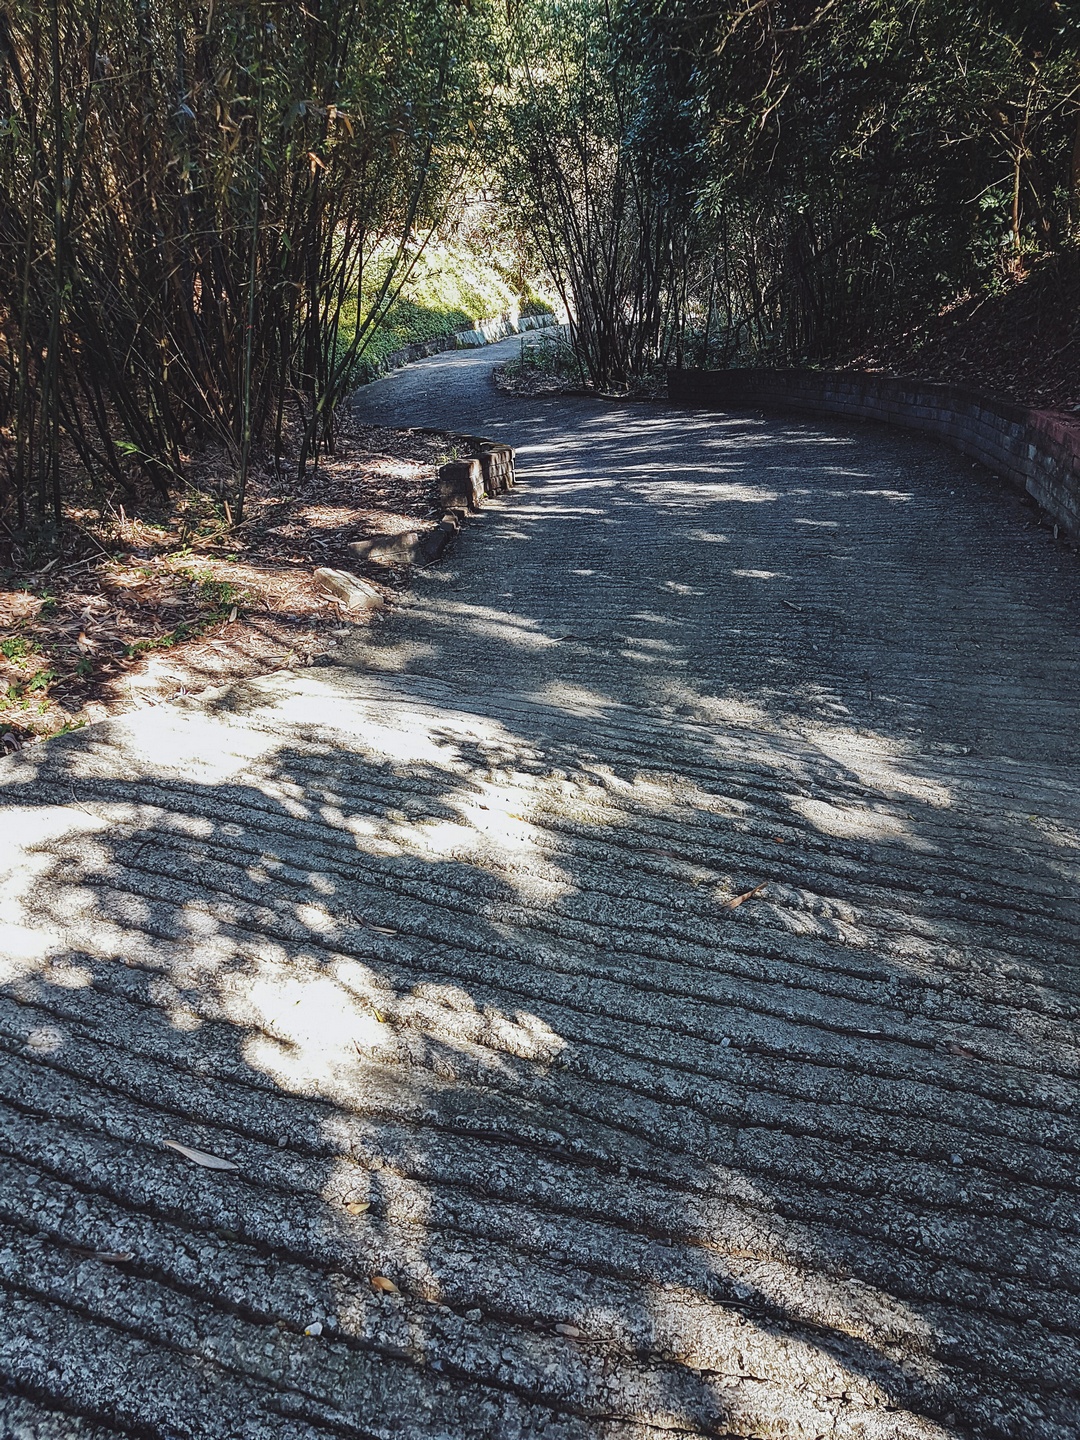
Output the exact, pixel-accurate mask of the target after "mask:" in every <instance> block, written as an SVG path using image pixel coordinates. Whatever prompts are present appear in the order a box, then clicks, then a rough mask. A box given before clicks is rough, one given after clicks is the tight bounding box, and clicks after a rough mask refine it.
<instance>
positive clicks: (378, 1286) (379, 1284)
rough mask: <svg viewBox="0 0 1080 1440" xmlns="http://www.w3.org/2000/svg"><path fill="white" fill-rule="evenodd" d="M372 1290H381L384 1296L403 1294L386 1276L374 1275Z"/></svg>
mask: <svg viewBox="0 0 1080 1440" xmlns="http://www.w3.org/2000/svg"><path fill="white" fill-rule="evenodd" d="M371 1288H372V1289H373V1290H381V1291H382V1293H383V1294H384V1295H400V1294H401V1291H400V1290H399V1289H398V1287H397V1286H396V1285H395V1284H394V1282H393V1280H388V1279H387V1278H386V1276H385V1275H372V1277H371Z"/></svg>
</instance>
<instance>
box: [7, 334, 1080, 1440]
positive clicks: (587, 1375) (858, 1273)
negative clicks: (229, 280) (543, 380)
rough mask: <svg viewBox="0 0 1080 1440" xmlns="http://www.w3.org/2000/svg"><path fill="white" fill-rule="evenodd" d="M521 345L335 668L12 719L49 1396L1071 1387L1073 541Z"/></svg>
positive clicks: (481, 1413) (187, 1419) (12, 1151)
mask: <svg viewBox="0 0 1080 1440" xmlns="http://www.w3.org/2000/svg"><path fill="white" fill-rule="evenodd" d="M492 360H493V356H492V353H491V352H490V351H488V352H483V353H480V354H468V355H449V356H440V357H438V358H436V359H434V360H432V361H430V362H426V363H424V364H421V365H418V366H416V367H414V368H413V369H412V370H409V371H406V372H401V373H400V374H398V375H396V376H394V377H391V378H390V379H388V380H386V381H384V382H380V383H379V384H377V385H375V386H373V387H371V388H370V389H369V390H368V391H366V392H364V393H363V394H362V395H361V396H360V397H359V400H358V402H357V403H358V406H359V407H360V408H361V411H362V413H363V414H365V415H366V416H367V417H369V418H372V419H384V420H390V421H396V422H398V423H402V422H407V421H412V422H416V423H434V424H450V425H453V426H455V427H456V428H459V429H463V430H472V431H479V432H481V433H489V434H495V435H498V436H499V437H500V438H506V439H509V440H511V441H513V442H515V443H517V444H518V445H519V446H520V468H521V474H522V479H523V482H524V483H523V485H522V488H521V491H520V492H519V493H518V494H516V495H514V496H512V497H509V498H506V499H503V500H500V501H499V502H497V503H493V504H492V505H491V506H490V507H489V509H488V510H487V511H486V513H485V514H484V515H483V517H482V518H481V519H480V520H478V521H477V522H476V523H475V524H473V525H472V526H471V528H470V529H469V530H468V531H467V532H466V534H465V536H464V538H463V540H462V541H461V542H460V543H459V545H458V548H457V550H456V552H454V553H452V554H451V556H450V558H449V560H448V562H447V563H445V564H443V565H442V566H440V567H438V568H435V569H432V570H428V571H425V572H423V573H422V574H420V575H419V576H418V578H417V581H416V585H415V588H414V590H413V591H412V593H411V595H410V596H409V597H408V599H407V600H406V602H405V603H403V604H402V605H401V607H400V608H399V609H398V610H397V612H396V613H394V614H393V615H392V616H390V617H389V618H388V619H386V620H385V621H382V622H380V623H377V624H376V625H375V626H374V627H373V628H372V631H371V633H370V635H368V636H367V637H366V638H365V639H364V640H363V641H362V642H358V643H356V645H355V647H354V649H353V651H352V652H351V653H349V654H347V655H343V656H342V663H341V664H340V665H335V666H333V667H330V668H323V669H311V670H306V671H301V672H298V673H293V674H287V673H283V674H281V675H277V676H272V677H269V678H267V679H265V680H262V681H260V682H257V683H251V684H244V685H239V686H236V687H233V688H231V689H229V690H224V691H220V692H217V693H215V694H211V695H207V696H204V697H202V698H201V699H196V700H194V701H190V702H187V703H184V704H178V705H176V706H172V707H162V708H159V709H155V710H148V711H144V712H142V713H140V714H138V715H135V716H132V717H129V718H127V719H123V720H118V721H116V722H114V723H112V724H109V725H107V726H98V727H94V728H93V729H91V730H88V731H85V732H82V733H79V734H76V735H73V736H70V737H68V738H66V739H64V740H61V741H57V742H55V743H52V744H50V745H49V746H47V747H44V748H40V749H36V750H33V749H32V750H30V751H27V752H25V753H23V754H21V755H18V756H16V757H13V758H12V759H10V760H8V761H7V762H5V763H4V765H3V768H2V775H0V780H2V787H3V796H4V800H5V802H6V807H7V808H6V811H5V821H4V827H3V830H2V832H0V845H2V846H3V847H4V866H5V870H6V878H5V881H4V890H3V913H2V917H0V918H2V920H3V923H4V927H5V928H4V930H3V933H2V937H0V938H2V943H0V950H2V952H3V956H4V958H3V962H2V963H3V975H2V981H3V983H2V987H0V1046H2V1049H0V1156H2V1161H0V1165H2V1171H0V1174H2V1180H0V1226H2V1232H3V1233H2V1236H0V1286H2V1288H3V1293H2V1297H0V1317H2V1323H0V1377H2V1381H0V1435H3V1436H4V1437H9V1436H18V1437H31V1436H33V1437H40V1440H46V1437H47V1440H60V1437H64V1440H66V1437H75V1436H78V1437H85V1440H113V1437H115V1436H117V1435H124V1436H131V1437H138V1440H150V1437H152V1440H175V1437H207V1440H210V1437H212V1440H232V1437H244V1440H294V1437H295V1440H316V1437H319V1440H321V1437H330V1436H336V1437H342V1436H344V1437H384V1436H386V1437H389V1436H405V1437H413V1436H415V1437H424V1440H436V1437H438V1440H471V1437H477V1440H479V1437H484V1440H503V1437H507V1440H512V1437H528V1440H534V1437H536V1440H538V1437H544V1440H586V1437H589V1440H591V1437H603V1440H639V1437H645V1436H652V1437H661V1436H662V1437H668V1440H670V1437H684V1436H700V1435H710V1436H744V1437H750V1436H762V1437H766V1436H767V1437H798V1440H813V1437H819V1436H828V1437H843V1440H849V1437H851V1440H855V1437H858V1440H901V1437H903V1440H915V1437H918V1440H930V1437H934V1440H945V1437H1009V1440H1075V1436H1076V1435H1077V1433H1078V1431H1080V1397H1078V1388H1080V1374H1078V1372H1080V1366H1078V1364H1077V1360H1078V1346H1077V1335H1078V1332H1080V1245H1078V1232H1080V1204H1078V1196H1080V1174H1078V1166H1077V1156H1078V1149H1080V1127H1078V1121H1077V1099H1078V1095H1080V1086H1078V1070H1080V1034H1078V1030H1077V1023H1076V1022H1077V1013H1078V1009H1080V956H1078V953H1077V949H1076V942H1077V939H1078V937H1080V904H1078V900H1077V890H1076V878H1077V858H1078V850H1080V786H1078V780H1080V773H1078V754H1077V744H1078V742H1077V709H1076V698H1077V677H1078V674H1080V665H1078V653H1080V652H1078V633H1080V573H1078V566H1077V564H1076V561H1075V560H1074V559H1073V557H1072V556H1071V555H1067V554H1065V553H1064V552H1063V551H1060V550H1058V549H1056V548H1055V547H1054V546H1053V545H1052V543H1050V541H1049V539H1048V537H1047V535H1046V534H1045V532H1043V531H1041V530H1039V529H1038V528H1037V527H1036V526H1034V525H1033V524H1032V521H1033V519H1034V516H1033V513H1032V512H1031V511H1029V510H1026V509H1025V508H1024V506H1023V505H1022V504H1021V502H1020V501H1019V500H1018V499H1016V498H1015V497H1014V496H1012V495H1011V494H1009V493H1008V492H1005V491H1003V490H1001V489H999V488H996V487H995V486H994V485H993V484H992V483H991V482H990V481H989V480H988V479H987V478H986V477H985V476H983V475H981V474H980V473H979V472H976V471H973V470H972V469H971V468H970V467H969V466H968V465H967V464H966V463H964V462H959V461H957V460H956V459H955V458H954V457H951V456H950V455H948V454H947V453H945V452H943V451H940V450H938V449H935V448H933V447H931V446H929V445H924V444H920V443H917V442H915V441H912V440H911V439H909V438H905V437H902V436H890V435H888V434H885V433H882V432H875V431H869V430H867V431H854V430H852V429H850V428H845V427H843V426H837V427H835V428H834V427H832V426H822V425H820V424H815V423H805V422H798V423H791V424H788V423H784V422H783V421H777V420H768V421H764V420H761V419H760V418H755V417H753V416H746V417H730V416H729V417H723V416H715V415H705V414H701V413H678V412H676V411H669V410H668V409H666V408H664V407H663V406H625V407H618V406H613V407H611V406H608V407H605V406H601V405H597V404H594V403H592V402H589V401H587V400H541V401H518V400H509V399H506V398H504V397H501V396H499V395H498V394H497V393H496V392H495V391H494V389H493V388H492V387H491V385H490V381H489V378H488V376H489V371H490V366H491V364H492ZM761 885H764V886H765V889H764V890H761V891H759V893H757V894H756V895H753V896H752V898H750V899H747V900H746V901H745V902H744V903H742V904H741V905H738V906H737V907H735V908H731V905H730V903H729V902H730V901H731V900H732V899H733V898H735V897H737V896H739V895H741V894H743V893H745V892H747V891H753V890H755V889H756V888H757V887H759V886H761ZM166 1141H178V1142H180V1143H181V1144H183V1145H186V1146H189V1147H196V1148H197V1149H198V1150H201V1151H204V1152H207V1153H208V1154H210V1155H213V1156H217V1157H219V1158H221V1159H224V1160H227V1161H229V1162H231V1163H232V1164H233V1165H234V1166H235V1167H237V1168H235V1169H231V1170H227V1171H224V1170H214V1169H208V1168H205V1167H204V1166H201V1165H198V1164H196V1163H194V1162H192V1161H191V1160H189V1159H187V1158H185V1157H184V1156H183V1155H182V1154H181V1153H179V1152H177V1151H175V1150H173V1149H170V1148H169V1147H168V1146H167V1145H166V1143H165V1142H166ZM350 1206H351V1207H352V1208H351V1209H350V1208H349V1207H350ZM363 1206H367V1207H368V1208H366V1209H363V1208H360V1207H363ZM372 1276H378V1277H384V1281H385V1282H390V1283H391V1284H392V1286H393V1287H394V1290H396V1291H397V1292H400V1293H394V1291H388V1290H387V1289H386V1288H385V1284H384V1287H383V1288H381V1289H380V1288H373V1287H372V1284H371V1277H372ZM318 1326H321V1333H318V1334H305V1333H304V1332H305V1329H307V1328H309V1327H313V1328H317V1327H318Z"/></svg>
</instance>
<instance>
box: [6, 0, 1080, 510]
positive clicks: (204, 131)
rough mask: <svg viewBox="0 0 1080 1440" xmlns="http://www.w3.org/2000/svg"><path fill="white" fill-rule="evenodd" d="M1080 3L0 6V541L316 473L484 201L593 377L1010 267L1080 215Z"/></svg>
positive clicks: (603, 382) (784, 337)
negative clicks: (208, 481) (456, 227)
mask: <svg viewBox="0 0 1080 1440" xmlns="http://www.w3.org/2000/svg"><path fill="white" fill-rule="evenodd" d="M1076 4H1077V0H500V3H496V0H308V3H306V4H305V5H303V6H295V5H291V4H286V3H284V0H228V3H224V4H223V3H220V0H204V3H199V4H192V3H189V0H6V3H4V4H2V5H0V72H2V74H0V404H2V406H3V409H4V412H5V413H4V417H3V419H4V423H5V429H4V432H3V433H4V436H5V437H6V439H5V443H4V446H3V451H2V458H3V468H2V470H0V487H2V494H0V511H2V513H3V516H4V517H5V523H8V524H9V525H11V526H17V527H24V526H26V525H27V524H35V523H36V524H38V525H42V524H45V523H49V522H50V521H51V523H52V524H54V525H56V526H57V527H58V526H59V519H60V515H61V510H62V504H63V498H64V487H65V484H66V483H67V482H66V480H65V475H66V474H67V473H68V472H69V471H70V468H71V465H72V463H73V462H75V463H77V465H78V466H79V467H80V469H81V473H82V475H83V476H84V477H88V478H89V481H90V482H91V483H92V484H93V485H96V486H98V487H109V486H111V487H113V488H115V487H117V486H121V487H128V488H130V487H132V486H134V485H135V484H136V483H139V482H145V483H149V484H151V485H153V486H155V487H157V488H158V489H159V490H165V489H167V488H168V487H169V486H171V485H173V484H174V483H175V482H176V480H177V478H178V477H179V476H181V475H182V474H183V470H184V461H185V456H186V455H187V454H188V453H190V452H191V450H192V449H193V447H197V446H199V445H205V444H208V443H209V444H217V445H218V446H221V447H223V448H224V451H225V453H227V454H228V455H229V456H230V457H231V464H232V475H231V480H230V484H231V485H232V487H233V495H232V499H233V502H234V505H236V506H238V507H239V508H241V509H242V506H243V497H244V486H245V478H246V475H247V471H248V466H249V464H250V462H251V458H252V455H253V453H258V454H260V455H262V456H264V457H266V456H268V457H270V460H271V461H272V462H273V463H277V464H280V463H281V456H282V454H283V453H284V452H285V451H286V449H287V448H288V444H289V436H290V435H291V436H292V437H293V443H295V446H296V448H295V451H294V452H293V453H292V455H291V457H290V464H292V465H294V466H295V467H296V470H297V472H298V473H302V472H303V470H304V467H305V466H306V465H308V464H309V463H310V460H311V458H312V456H313V455H315V454H317V452H318V448H319V447H320V446H321V445H323V444H331V443H332V436H333V413H334V407H335V405H336V404H337V403H338V401H339V400H340V399H341V397H342V395H343V394H344V393H345V392H346V390H347V388H348V386H349V385H350V384H352V383H354V382H355V380H356V378H357V376H358V374H359V373H360V368H359V366H358V361H359V360H360V357H361V356H362V354H363V352H364V349H365V347H366V346H368V345H369V344H371V343H372V338H373V336H376V335H380V336H381V339H380V340H379V341H378V342H377V343H376V344H375V346H374V350H373V352H372V353H373V354H377V352H378V350H379V346H380V345H382V344H386V343H391V339H390V337H393V336H395V335H397V334H398V333H401V334H404V335H411V334H417V335H419V334H424V333H427V332H428V330H429V329H430V328H431V327H432V326H437V325H438V324H440V323H442V324H448V323H450V321H451V320H452V319H453V318H454V316H455V314H456V306H455V305H454V303H453V302H452V301H450V300H445V299H443V300H438V301H437V302H434V303H433V305H432V307H431V314H428V313H427V311H426V309H425V307H424V306H423V305H422V304H419V305H418V302H416V301H415V299H412V300H410V299H409V297H407V296H405V297H402V296H401V295H400V292H401V289H402V286H403V284H405V283H406V282H407V281H408V278H409V275H410V273H411V272H413V271H415V267H416V266H417V265H420V264H421V263H422V259H421V258H420V257H423V255H424V253H425V246H426V245H427V244H428V242H429V241H430V239H431V237H432V236H433V235H434V236H435V237H436V238H437V240H438V241H439V242H442V241H443V240H446V239H447V238H448V237H449V236H450V233H451V231H452V229H453V225H452V221H453V220H454V219H455V217H460V215H461V213H462V201H463V196H465V195H466V194H467V193H474V194H475V195H478V196H480V197H482V199H483V205H484V207H486V209H485V213H486V214H487V215H488V216H489V221H488V231H487V233H486V235H485V236H484V237H483V238H482V239H481V240H479V241H478V243H477V249H478V251H479V252H481V253H482V254H486V253H487V252H488V251H489V250H490V249H491V237H492V235H493V234H495V233H499V234H501V235H503V236H504V237H508V245H509V249H510V250H511V251H512V252H513V256H514V260H513V266H516V267H517V270H518V271H519V272H520V273H519V275H518V278H517V279H516V280H515V281H514V282H513V285H512V286H511V288H516V290H517V293H518V294H522V293H525V291H526V290H527V289H528V286H529V284H530V283H531V278H532V277H534V276H535V274H536V273H537V272H539V271H543V272H546V273H547V275H548V276H549V277H550V278H551V279H552V280H553V282H554V284H555V285H556V286H557V287H558V288H559V289H560V290H561V292H562V295H563V298H564V300H565V302H566V305H567V308H568V310H569V313H570V315H571V318H572V329H573V340H574V344H575V347H576V349H577V352H578V355H579V357H580V361H581V363H582V365H583V367H584V370H585V372H586V373H587V374H588V376H589V377H590V378H591V380H592V382H593V383H594V384H595V385H597V386H599V387H606V386H612V385H615V386H622V385H626V384H629V383H632V382H633V380H634V378H635V377H638V376H641V375H642V374H645V373H647V372H649V371H650V370H654V369H656V368H658V367H660V366H662V365H664V364H666V363H671V362H675V363H678V362H680V361H681V360H682V359H683V358H684V357H689V358H692V359H697V360H700V359H702V358H705V359H707V360H709V361H711V362H714V363H716V362H720V363H733V362H735V363H737V362H739V361H742V360H745V359H748V358H768V359H772V360H780V359H783V360H802V359H807V358H821V357H826V356H829V355H833V354H836V353H837V352H838V351H839V350H841V349H843V348H844V347H847V346H851V345H856V344H859V343H860V342H861V341H862V340H863V339H864V338H865V337H867V336H871V335H874V334H875V333H877V334H880V333H881V332H882V330H883V329H885V328H887V327H895V326H898V325H903V324H906V323H907V322H908V321H910V320H911V319H912V318H916V317H918V316H919V315H920V314H923V313H926V312H928V311H929V310H931V309H933V308H934V307H935V306H937V305H939V304H940V303H941V302H942V301H945V300H948V299H950V298H951V297H954V296H955V295H957V294H958V293H961V292H963V291H965V290H971V289H972V288H977V287H979V286H985V285H987V284H992V283H994V281H995V279H1000V278H1001V277H1003V276H1006V275H1007V274H1008V273H1009V272H1010V270H1012V271H1015V270H1016V269H1017V268H1018V267H1020V266H1022V265H1023V264H1024V263H1026V260H1027V258H1028V257H1029V256H1030V255H1031V254H1033V253H1034V252H1038V251H1046V250H1049V249H1053V248H1055V247H1062V246H1067V245H1070V244H1072V243H1074V242H1075V241H1076V238H1077V236H1078V233H1080V46H1078V40H1077V36H1078V32H1080V25H1078V23H1077V22H1078V16H1077V13H1076ZM500 207H501V208H500ZM482 208H483V207H482ZM492 216H497V217H498V219H497V220H493V219H491V217H492ZM474 238H475V237H474ZM506 273H507V271H506V265H505V263H504V264H503V274H504V275H505V274H506ZM470 283H471V282H470ZM499 283H500V284H501V283H502V281H500V282H499ZM410 305H411V306H412V307H413V308H412V310H410V308H409V307H410ZM440 311H441V312H442V314H441V319H440ZM380 327H381V328H380ZM369 363H370V360H369ZM296 437H299V438H296ZM65 465H66V466H67V469H65Z"/></svg>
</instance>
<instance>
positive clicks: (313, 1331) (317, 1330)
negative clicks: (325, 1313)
mask: <svg viewBox="0 0 1080 1440" xmlns="http://www.w3.org/2000/svg"><path fill="white" fill-rule="evenodd" d="M304 1334H305V1335H321V1334H322V1321H321V1320H313V1321H312V1322H311V1324H310V1325H305V1326H304Z"/></svg>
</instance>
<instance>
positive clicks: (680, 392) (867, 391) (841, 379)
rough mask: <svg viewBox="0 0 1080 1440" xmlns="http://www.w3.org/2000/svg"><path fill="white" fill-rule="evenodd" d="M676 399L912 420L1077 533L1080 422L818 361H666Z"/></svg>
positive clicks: (909, 425) (913, 426)
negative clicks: (740, 365)
mask: <svg viewBox="0 0 1080 1440" xmlns="http://www.w3.org/2000/svg"><path fill="white" fill-rule="evenodd" d="M668 396H669V398H670V399H671V400H672V401H673V402H674V403H675V404H677V405H700V406H705V407H709V408H725V409H726V408H736V409H745V408H748V407H755V406H760V407H762V408H765V409H774V408H775V409H781V410H800V411H808V412H810V413H811V414H822V413H824V414H830V415H846V416H850V417H851V418H852V419H858V420H876V421H883V422H884V423H885V424H887V425H898V426H901V427H902V428H904V429H906V430H917V431H920V432H921V433H923V434H926V435H930V436H933V437H934V438H935V439H937V440H942V441H944V443H945V444H946V445H950V446H951V447H952V448H953V449H954V450H959V451H960V452H961V454H963V455H968V456H970V457H971V458H972V459H973V460H977V461H979V463H980V464H982V465H985V466H986V467H987V469H989V470H991V471H993V472H994V474H996V475H1000V476H1002V477H1003V478H1004V479H1006V480H1008V481H1009V482H1010V483H1011V484H1013V485H1015V486H1017V487H1018V488H1019V489H1021V490H1026V491H1027V493H1028V494H1029V495H1030V496H1031V497H1032V498H1033V499H1034V500H1035V501H1036V503H1037V504H1038V505H1039V506H1040V507H1041V508H1042V509H1043V510H1044V511H1045V512H1046V514H1047V515H1048V516H1049V517H1050V518H1051V519H1052V520H1053V521H1054V523H1055V525H1060V526H1061V528H1062V529H1063V530H1065V531H1066V532H1067V533H1068V534H1069V535H1070V536H1071V537H1073V538H1074V539H1075V538H1080V423H1078V422H1075V421H1072V420H1070V419H1069V418H1068V417H1066V416H1064V415H1061V414H1060V413H1058V412H1056V411H1052V410H1035V409H1032V408H1030V407H1028V406H1025V405H1015V404H1013V403H1012V402H1011V401H1008V400H996V399H993V398H992V397H990V396H987V395H980V394H978V393H976V392H975V391H971V390H966V389H964V388H963V387H962V386H959V385H944V384H939V383H937V382H934V381H929V380H904V379H896V378H893V377H891V376H887V375H864V374H858V373H854V372H850V371H835V370H833V371H826V370H752V369H747V370H674V369H673V370H669V371H668Z"/></svg>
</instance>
